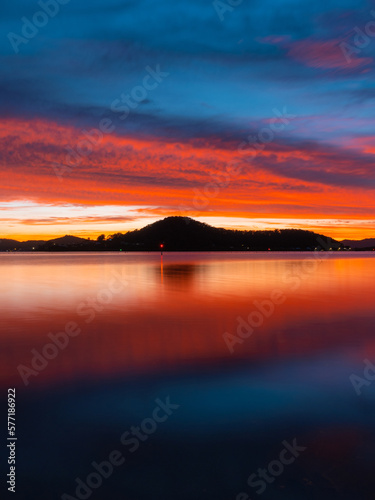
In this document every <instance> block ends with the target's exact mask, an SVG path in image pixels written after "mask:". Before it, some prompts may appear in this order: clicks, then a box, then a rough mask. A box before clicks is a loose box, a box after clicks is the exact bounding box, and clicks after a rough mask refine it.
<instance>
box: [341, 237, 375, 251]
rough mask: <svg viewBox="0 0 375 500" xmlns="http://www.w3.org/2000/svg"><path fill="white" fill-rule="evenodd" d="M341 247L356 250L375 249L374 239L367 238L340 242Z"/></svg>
mask: <svg viewBox="0 0 375 500" xmlns="http://www.w3.org/2000/svg"><path fill="white" fill-rule="evenodd" d="M341 243H342V244H343V245H345V246H348V247H350V248H356V249H361V250H373V249H375V238H368V239H366V240H359V241H357V240H343V241H342V242H341Z"/></svg>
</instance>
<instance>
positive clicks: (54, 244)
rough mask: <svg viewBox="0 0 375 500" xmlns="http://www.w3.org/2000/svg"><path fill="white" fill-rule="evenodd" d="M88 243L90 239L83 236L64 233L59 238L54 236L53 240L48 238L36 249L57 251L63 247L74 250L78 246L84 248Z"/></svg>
mask: <svg viewBox="0 0 375 500" xmlns="http://www.w3.org/2000/svg"><path fill="white" fill-rule="evenodd" d="M89 244H90V240H87V239H85V238H79V237H77V236H70V235H68V234H66V235H65V236H62V237H61V238H55V239H53V240H48V241H46V242H45V243H43V244H41V245H39V247H38V250H40V251H44V250H49V251H59V250H63V249H64V248H66V249H68V250H72V249H74V250H76V249H79V248H80V247H82V248H84V247H86V245H89Z"/></svg>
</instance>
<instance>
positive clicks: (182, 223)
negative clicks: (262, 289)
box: [0, 217, 344, 252]
mask: <svg viewBox="0 0 375 500" xmlns="http://www.w3.org/2000/svg"><path fill="white" fill-rule="evenodd" d="M161 243H162V244H163V245H164V249H165V251H225V250H233V251H240V250H253V251H261V250H269V249H270V250H314V249H319V250H329V249H330V248H331V249H333V250H337V249H339V248H344V244H343V243H339V242H338V241H335V240H332V239H330V238H328V237H326V236H324V235H321V234H317V233H314V232H311V231H304V230H300V229H281V230H280V229H276V230H273V231H239V230H232V229H223V228H217V227H213V226H210V225H208V224H204V223H203V222H198V221H196V220H194V219H191V218H190V217H167V218H165V219H163V220H160V221H157V222H154V223H153V224H149V225H148V226H145V227H144V228H142V229H136V230H134V231H129V232H127V233H116V234H113V235H111V236H109V237H108V238H98V240H97V241H92V240H90V239H85V238H78V237H76V236H69V235H65V236H63V237H61V238H55V239H53V240H49V241H28V242H18V241H16V240H6V239H2V240H0V251H14V250H15V249H16V250H19V251H29V250H36V251H42V252H59V251H60V252H63V251H119V250H124V251H137V250H138V251H157V250H159V249H160V244H161Z"/></svg>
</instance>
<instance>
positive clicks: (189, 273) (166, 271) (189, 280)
mask: <svg viewBox="0 0 375 500" xmlns="http://www.w3.org/2000/svg"><path fill="white" fill-rule="evenodd" d="M201 270H202V268H201V266H197V265H196V264H164V263H163V262H162V263H161V264H160V266H158V267H156V268H155V271H156V273H157V274H158V275H160V276H161V277H162V278H163V280H164V281H165V282H168V283H172V284H173V283H174V284H178V285H181V286H185V287H186V286H190V285H192V284H193V282H194V279H195V277H196V275H197V274H198V273H200V272H201Z"/></svg>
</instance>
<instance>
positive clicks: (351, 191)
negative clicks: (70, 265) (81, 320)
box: [0, 0, 375, 240]
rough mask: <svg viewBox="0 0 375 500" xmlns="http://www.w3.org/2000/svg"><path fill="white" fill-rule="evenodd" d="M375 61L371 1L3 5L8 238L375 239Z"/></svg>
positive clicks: (0, 179)
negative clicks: (189, 224) (213, 234)
mask: <svg viewBox="0 0 375 500" xmlns="http://www.w3.org/2000/svg"><path fill="white" fill-rule="evenodd" d="M374 57H375V5H374V4H372V2H370V1H366V0H340V1H339V0H324V1H323V0H314V1H313V2H312V1H310V2H301V1H300V0H298V1H297V0H243V1H241V0H223V1H220V0H214V1H211V0H174V1H167V0H90V2H89V1H87V0H60V1H59V2H57V0H45V1H44V0H40V1H39V2H34V1H31V0H14V1H13V2H2V3H1V6H0V114H1V116H0V228H1V232H0V237H1V238H15V239H20V240H26V239H46V238H52V237H56V236H61V235H64V234H74V235H77V236H84V237H88V236H90V237H96V236H97V235H99V234H101V233H105V234H106V235H109V234H113V233H115V232H118V231H121V232H125V231H127V230H131V229H134V228H140V227H143V226H145V225H146V224H149V223H151V222H154V221H156V220H158V219H160V218H163V217H166V216H170V215H182V216H190V217H194V218H196V219H198V220H201V221H203V222H207V223H209V224H212V225H215V226H220V227H228V228H229V227H235V228H241V229H245V228H248V229H265V228H267V229H268V228H275V229H276V228H285V227H293V228H302V229H311V230H315V231H318V232H320V233H323V234H326V235H329V236H332V237H335V238H337V239H343V238H354V239H361V238H367V237H375V196H374V194H375V168H374V167H375V156H374V155H375V134H374V104H375V80H374V76H375V67H374Z"/></svg>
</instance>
